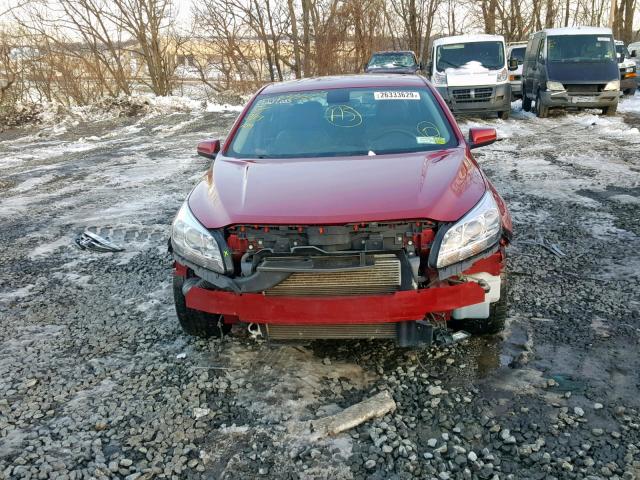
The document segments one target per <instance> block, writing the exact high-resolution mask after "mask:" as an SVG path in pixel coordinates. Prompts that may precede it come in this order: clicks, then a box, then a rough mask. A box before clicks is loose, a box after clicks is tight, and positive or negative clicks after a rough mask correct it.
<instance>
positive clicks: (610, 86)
mask: <svg viewBox="0 0 640 480" xmlns="http://www.w3.org/2000/svg"><path fill="white" fill-rule="evenodd" d="M604 90H605V91H610V90H620V80H611V81H610V82H609V83H607V84H606V85H605V86H604Z"/></svg>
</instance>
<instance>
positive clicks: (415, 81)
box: [261, 73, 426, 94]
mask: <svg viewBox="0 0 640 480" xmlns="http://www.w3.org/2000/svg"><path fill="white" fill-rule="evenodd" d="M366 87H380V88H384V87H426V81H425V79H424V78H422V77H420V76H418V75H398V74H397V73H395V74H366V75H336V76H331V77H313V78H303V79H300V80H289V81H286V82H278V83H272V84H270V85H267V86H266V87H265V89H264V90H262V92H261V94H269V93H286V92H304V91H308V90H331V89H334V88H366Z"/></svg>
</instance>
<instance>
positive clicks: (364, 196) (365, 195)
mask: <svg viewBox="0 0 640 480" xmlns="http://www.w3.org/2000/svg"><path fill="white" fill-rule="evenodd" d="M486 189H487V183H486V182H485V178H484V176H483V174H482V173H481V171H480V169H479V167H478V166H477V164H476V163H475V161H474V160H472V159H471V158H469V157H468V156H467V155H466V153H465V149H464V148H462V147H457V148H453V149H447V150H442V151H438V152H420V153H410V154H402V155H379V156H366V157H363V156H360V157H341V158H320V159H318V158H315V159H286V160H283V159H278V160H262V159H261V160H251V161H249V160H246V161H245V160H239V159H232V158H225V157H222V156H219V157H218V158H217V159H216V160H215V162H214V164H213V167H212V168H211V169H210V170H209V172H208V173H207V175H206V176H205V178H204V179H203V180H202V181H201V182H200V183H199V184H198V185H197V186H196V188H195V189H194V190H193V191H192V193H191V195H190V196H189V207H190V208H191V210H192V212H193V213H194V215H195V216H196V217H197V218H198V220H199V221H200V222H201V223H202V224H203V225H204V226H205V227H207V228H220V227H224V226H227V225H232V224H269V225H275V224H281V225H285V224H288V225H292V224H293V225H299V224H344V223H354V222H371V221H385V220H402V219H406V220H408V219H431V220H437V221H455V220H458V219H459V218H460V217H462V215H464V214H465V213H466V212H467V211H469V209H471V208H472V207H473V206H474V205H475V204H476V203H477V202H478V200H479V199H480V198H481V196H482V195H483V194H484V192H485V191H486Z"/></svg>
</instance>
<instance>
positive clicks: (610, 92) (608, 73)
mask: <svg viewBox="0 0 640 480" xmlns="http://www.w3.org/2000/svg"><path fill="white" fill-rule="evenodd" d="M522 92H523V95H522V108H523V110H525V111H527V112H528V111H530V110H531V105H532V102H534V101H535V109H536V113H537V115H538V116H539V117H546V116H547V115H548V114H549V109H551V108H554V107H565V108H566V107H570V108H600V109H602V112H603V113H604V114H605V115H615V113H616V109H617V108H618V98H619V96H620V72H619V71H618V63H617V60H616V50H615V45H614V43H613V35H612V33H611V29H610V28H599V27H567V28H547V29H545V30H542V31H540V32H537V33H535V34H533V35H532V36H531V38H530V39H529V42H528V43H527V51H526V53H525V59H524V68H523V72H522Z"/></svg>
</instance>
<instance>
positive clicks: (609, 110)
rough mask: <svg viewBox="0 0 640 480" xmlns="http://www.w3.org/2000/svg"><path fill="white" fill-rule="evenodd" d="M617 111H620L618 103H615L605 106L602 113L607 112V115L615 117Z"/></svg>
mask: <svg viewBox="0 0 640 480" xmlns="http://www.w3.org/2000/svg"><path fill="white" fill-rule="evenodd" d="M617 111H618V104H617V103H616V104H614V105H611V106H609V107H604V108H603V109H602V113H603V114H605V115H606V116H607V117H613V116H614V115H615V114H616V112H617Z"/></svg>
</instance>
